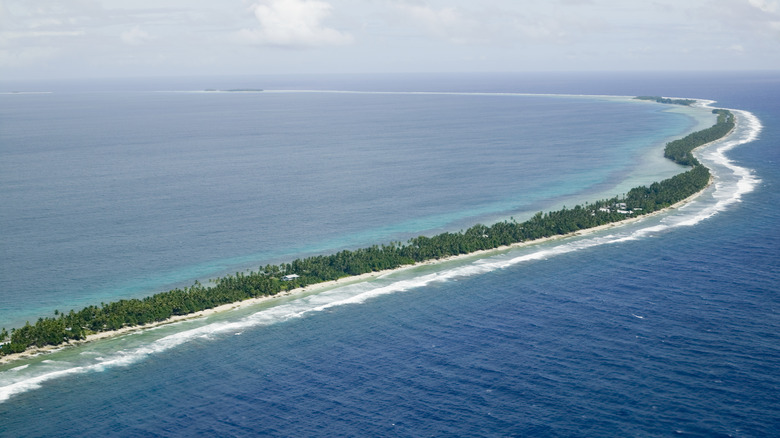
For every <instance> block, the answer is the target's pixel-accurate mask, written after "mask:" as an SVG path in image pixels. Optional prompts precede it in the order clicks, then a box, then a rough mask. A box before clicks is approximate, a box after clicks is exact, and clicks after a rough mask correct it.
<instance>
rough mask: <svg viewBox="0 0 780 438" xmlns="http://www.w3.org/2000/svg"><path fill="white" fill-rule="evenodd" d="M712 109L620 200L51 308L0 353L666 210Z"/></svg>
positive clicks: (695, 189) (686, 178) (701, 184)
mask: <svg viewBox="0 0 780 438" xmlns="http://www.w3.org/2000/svg"><path fill="white" fill-rule="evenodd" d="M640 98H641V97H640ZM659 99H662V100H663V102H662V103H671V104H680V103H679V102H676V101H675V100H670V101H669V102H667V101H666V100H667V99H664V98H659ZM653 100H658V99H656V98H653ZM686 101H687V99H686ZM686 105H687V104H686ZM713 113H714V114H717V121H716V123H715V124H714V125H713V126H711V127H709V128H707V129H704V130H701V131H697V132H694V133H691V134H689V135H687V136H685V137H683V138H681V139H678V140H674V141H672V142H669V143H667V145H666V147H665V149H664V156H665V157H666V158H668V159H670V160H672V161H674V162H676V163H679V164H682V165H685V166H689V167H690V169H689V170H687V171H685V172H683V173H680V174H677V175H675V176H673V177H671V178H668V179H665V180H663V181H660V182H654V183H652V184H651V185H650V186H639V187H635V188H633V189H631V190H629V191H628V193H626V194H625V195H624V196H622V197H614V198H611V199H604V200H599V201H596V202H593V203H585V204H584V205H576V206H574V207H573V208H566V207H563V208H562V209H560V210H557V211H551V212H547V213H542V212H539V213H536V214H535V215H534V216H533V217H532V218H530V219H528V220H526V221H524V222H516V221H514V220H505V221H502V222H498V223H495V224H493V225H490V226H487V225H482V224H477V225H474V226H472V227H471V228H469V229H467V230H465V231H460V232H445V233H441V234H438V235H435V236H431V237H428V236H419V237H414V238H412V239H409V240H408V241H407V242H406V243H401V242H390V243H387V244H382V245H373V246H370V247H367V248H360V249H355V250H343V251H339V252H337V253H335V254H330V255H318V256H312V257H306V258H302V259H296V260H293V261H291V262H289V263H282V264H279V265H270V264H269V265H266V266H265V267H262V268H260V269H259V270H258V271H256V272H249V273H241V272H237V273H236V274H235V275H227V276H225V277H222V278H218V279H216V280H213V284H211V285H209V286H204V285H202V284H201V283H200V282H198V281H196V282H195V283H194V284H193V285H192V286H189V287H184V288H176V289H173V290H169V291H167V292H161V293H157V294H154V295H152V296H149V297H146V298H143V299H123V300H119V301H116V302H111V303H105V304H101V305H100V306H97V305H91V306H88V307H85V308H83V309H81V310H70V311H69V312H66V313H62V312H59V311H55V312H54V315H53V316H48V317H42V318H39V319H38V321H37V322H36V323H34V324H30V323H29V322H28V323H27V324H25V325H24V326H23V327H20V328H14V329H11V330H10V332H9V331H7V330H6V329H5V328H3V329H2V330H0V343H2V344H0V356H7V355H12V354H16V355H17V356H18V354H19V353H23V352H26V351H27V352H34V351H38V350H39V349H42V348H45V347H47V346H58V345H63V344H73V343H79V342H83V341H84V340H86V339H87V338H88V336H89V337H90V338H94V336H95V335H96V334H101V333H103V334H112V333H117V331H119V330H127V329H128V328H133V327H142V326H149V325H150V324H152V325H157V324H163V323H166V322H170V321H172V320H176V319H181V318H182V317H186V316H188V315H195V314H196V312H202V311H204V310H207V309H214V308H216V307H218V306H223V305H226V304H231V303H239V302H243V301H245V300H250V299H256V298H259V297H271V296H276V295H279V294H281V293H285V292H288V291H290V290H293V289H298V288H302V287H305V286H309V285H314V284H320V283H325V282H331V281H336V280H339V279H342V278H345V277H353V276H358V275H361V274H368V273H372V272H379V271H385V270H390V269H398V268H401V267H405V266H411V265H415V264H418V263H422V262H430V261H432V260H440V259H444V258H448V257H451V256H458V255H464V254H471V253H475V252H478V251H485V250H493V249H497V248H502V247H507V246H509V245H513V244H519V243H527V242H536V241H539V240H540V239H545V238H550V237H554V236H566V235H570V234H572V233H575V232H577V231H580V230H584V229H592V228H595V227H599V226H603V225H606V224H613V223H617V222H621V221H625V220H627V219H629V218H636V217H640V216H642V215H647V214H650V213H652V212H657V211H660V210H663V209H666V208H668V207H670V206H672V205H674V204H676V203H679V202H681V201H684V200H686V199H688V198H689V197H691V196H693V195H695V194H697V193H699V192H701V191H702V190H703V189H704V188H705V187H707V186H708V185H709V184H710V180H711V177H710V171H709V169H707V168H706V167H705V166H704V165H702V164H701V163H699V161H698V160H697V159H696V158H695V157H694V156H693V153H692V151H693V150H694V149H695V148H697V147H699V146H702V145H705V144H708V143H710V142H713V141H715V140H718V139H720V138H722V137H724V136H725V135H727V134H728V133H730V132H731V130H732V129H733V128H734V126H735V117H734V115H733V114H732V113H731V112H730V111H728V110H724V109H715V110H713Z"/></svg>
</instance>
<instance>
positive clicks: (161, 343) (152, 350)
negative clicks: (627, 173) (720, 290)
mask: <svg viewBox="0 0 780 438" xmlns="http://www.w3.org/2000/svg"><path fill="white" fill-rule="evenodd" d="M730 111H732V112H735V113H738V114H739V117H738V118H737V123H738V124H737V127H735V129H734V131H733V132H732V133H731V134H729V135H728V136H727V137H725V138H723V139H720V140H717V141H715V142H713V143H712V144H710V145H707V146H706V147H705V149H704V151H703V152H698V153H699V154H701V156H702V157H706V159H707V160H710V161H712V162H714V163H715V164H718V165H721V166H723V167H724V168H726V169H728V170H729V171H731V173H732V175H734V176H735V177H737V179H736V181H735V183H732V184H725V183H723V181H722V180H723V178H718V177H717V175H714V177H715V179H716V181H715V184H714V186H715V189H714V193H713V197H714V198H715V199H717V202H716V203H715V204H714V205H713V206H710V207H706V208H704V209H702V210H701V212H698V213H694V214H691V215H686V213H683V214H681V215H680V214H678V215H672V216H668V217H667V218H670V217H680V218H681V219H682V220H676V221H673V222H672V223H662V224H659V225H654V226H649V227H645V228H640V229H638V230H635V231H630V232H628V233H615V234H609V235H606V236H592V237H585V238H582V239H578V240H574V241H568V242H566V241H563V242H561V243H560V244H557V245H554V246H552V247H550V248H544V249H537V250H536V251H534V252H532V253H529V254H523V255H520V256H517V257H513V258H511V259H508V260H503V259H496V257H495V256H491V257H488V258H484V259H478V260H476V261H474V262H470V263H468V264H466V265H463V266H458V267H455V268H450V269H445V270H442V271H437V272H434V273H430V274H426V275H421V276H418V277H414V278H410V279H404V280H399V281H395V282H393V283H391V284H389V285H384V286H379V287H373V286H372V285H371V284H370V283H357V284H352V285H348V286H344V287H341V288H337V289H333V290H330V291H326V292H321V293H318V294H314V295H310V296H306V297H301V298H298V299H296V300H294V301H291V302H289V303H285V304H281V305H278V306H275V307H271V308H268V309H264V310H261V311H259V312H255V313H253V314H251V315H248V316H246V317H243V318H241V319H240V320H238V321H232V322H214V323H210V324H207V325H204V326H201V327H197V328H193V329H189V330H184V331H181V332H178V333H174V334H171V335H167V336H164V337H162V338H160V339H157V340H154V341H151V342H149V343H148V344H145V345H143V346H140V347H133V348H129V349H125V350H119V351H117V352H115V353H111V354H109V355H106V356H96V357H92V358H86V359H84V358H82V360H91V361H94V362H93V363H88V364H84V365H78V366H73V364H71V363H67V362H56V361H44V362H48V363H47V365H50V367H57V366H60V365H61V366H64V367H65V368H62V369H55V370H45V369H44V370H38V369H37V368H38V366H33V367H32V368H33V369H32V370H30V368H29V367H28V365H23V366H20V367H16V368H12V369H10V370H8V371H5V372H2V373H0V380H6V381H7V382H8V384H7V385H4V386H0V403H3V402H5V401H6V400H8V399H9V398H10V397H12V396H13V395H16V394H20V393H24V392H27V391H30V390H33V389H37V388H40V387H41V386H42V384H43V383H44V382H46V381H49V380H53V379H57V378H60V377H65V376H68V375H74V374H81V373H87V372H96V371H103V370H105V369H107V368H113V367H120V366H128V365H131V364H133V363H136V362H138V361H140V360H142V359H143V358H145V357H147V356H149V355H153V354H158V353H161V352H164V351H167V350H170V349H172V348H175V347H177V346H179V345H182V344H184V343H187V342H190V341H192V340H195V339H199V338H211V337H212V336H214V335H219V334H224V333H230V332H233V333H238V332H241V331H243V330H244V329H246V328H250V327H256V326H262V325H270V324H274V323H278V322H282V321H286V320H289V319H293V318H300V317H303V316H305V315H307V314H309V313H313V312H321V311H325V310H328V309H330V308H333V307H337V306H343V305H348V304H362V303H364V302H366V301H367V300H369V299H372V298H375V297H378V296H381V295H387V294H392V293H397V292H402V291H408V290H410V289H416V288H420V287H424V286H426V285H429V284H431V283H434V282H444V281H450V280H453V279H456V278H459V277H471V276H475V275H480V274H485V273H488V272H491V271H495V270H497V269H504V268H507V267H510V266H513V265H516V264H519V263H523V262H527V261H531V260H543V259H547V258H550V257H555V256H557V255H561V254H567V253H571V252H575V251H580V250H583V249H588V248H592V247H596V246H600V245H606V244H613V243H619V242H623V241H628V240H636V239H640V238H643V237H648V236H650V235H652V234H653V233H657V232H660V231H664V230H667V229H670V228H675V227H680V226H690V225H694V224H697V223H699V222H701V221H702V220H705V219H707V218H709V217H711V216H713V215H715V214H717V213H718V212H720V211H723V210H725V209H726V208H728V207H729V206H730V205H732V204H734V203H736V202H740V200H741V197H742V195H744V194H745V193H748V192H751V191H753V190H754V189H755V187H756V185H757V184H758V183H759V182H760V179H758V178H757V177H756V176H755V175H753V173H752V171H751V170H750V169H747V168H744V167H741V166H738V165H736V164H734V163H733V162H732V161H731V160H730V159H728V158H727V157H726V156H725V152H727V151H729V150H731V149H733V148H734V147H736V146H739V145H742V144H745V143H749V142H751V141H754V140H755V139H756V138H758V135H759V133H760V132H761V129H762V126H761V123H760V121H759V120H758V118H757V117H755V116H754V115H753V114H751V113H750V112H747V111H743V110H730ZM741 127H744V129H741ZM735 136H737V138H733V137H735ZM678 211H679V210H678ZM617 225H619V224H617ZM385 278H387V277H385ZM40 371H42V372H40ZM28 372H29V373H31V374H29V375H28Z"/></svg>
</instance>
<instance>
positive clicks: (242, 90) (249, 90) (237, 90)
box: [203, 88, 263, 93]
mask: <svg viewBox="0 0 780 438" xmlns="http://www.w3.org/2000/svg"><path fill="white" fill-rule="evenodd" d="M203 91H205V92H215V93H216V92H218V93H259V92H261V91H263V89H262V88H231V89H229V90H218V89H216V88H206V89H205V90H203Z"/></svg>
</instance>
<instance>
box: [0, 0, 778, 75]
mask: <svg viewBox="0 0 780 438" xmlns="http://www.w3.org/2000/svg"><path fill="white" fill-rule="evenodd" d="M0 29H2V30H0V77H2V78H3V79H5V80H18V79H46V80H48V79H68V78H117V77H173V76H177V77H180V76H232V75H239V76H242V75H278V74H394V73H405V74H409V73H411V74H416V73H484V72H496V73H517V72H563V71H583V72H598V71H630V72H636V71H745V70H748V71H772V70H780V56H777V47H778V46H780V44H779V43H780V1H778V0H692V1H686V2H685V3H684V4H681V2H677V1H673V0H659V1H656V2H652V3H649V2H625V1H616V0H553V1H545V2H522V3H521V2H512V1H509V0H488V1H485V2H480V3H479V4H478V5H477V4H473V3H470V2H466V1H462V0H458V1H447V2H445V1H442V0H429V1H416V0H376V1H370V2H365V1H363V2H360V1H355V0H233V1H229V2H219V3H215V2H208V1H204V0H199V1H184V0H163V1H155V2H152V1H147V0H143V1H137V2H133V3H131V4H123V5H121V6H117V5H116V3H114V2H109V1H106V0H85V1H54V0H43V1H36V2H34V3H31V2H24V1H21V0H6V1H4V2H2V3H0Z"/></svg>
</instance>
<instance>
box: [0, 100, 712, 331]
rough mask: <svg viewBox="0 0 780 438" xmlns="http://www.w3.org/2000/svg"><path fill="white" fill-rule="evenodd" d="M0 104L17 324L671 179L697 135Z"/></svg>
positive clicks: (472, 112)
mask: <svg viewBox="0 0 780 438" xmlns="http://www.w3.org/2000/svg"><path fill="white" fill-rule="evenodd" d="M0 99H1V101H2V108H3V116H2V120H3V121H4V122H3V129H2V131H0V132H1V133H2V134H1V135H2V144H3V145H4V146H3V148H2V151H0V153H2V160H0V161H2V163H3V164H2V171H0V175H2V186H3V187H4V190H3V191H2V203H3V205H4V206H5V208H4V209H3V213H2V221H3V223H4V224H5V226H4V228H3V240H4V241H5V242H6V245H5V246H4V255H3V263H2V268H0V269H2V271H1V272H0V273H2V278H3V280H4V284H5V285H6V288H5V289H4V290H3V291H2V292H0V293H2V298H3V300H2V301H3V303H4V304H3V305H2V306H1V307H0V321H3V324H2V325H3V326H6V327H8V328H10V327H16V326H19V325H23V324H24V322H25V320H35V319H37V317H39V316H42V315H48V314H50V313H51V312H53V311H54V310H55V309H59V310H65V311H67V309H70V308H74V307H76V308H80V307H83V306H85V305H89V304H96V303H100V302H102V301H110V300H114V299H117V298H124V297H140V296H145V295H149V294H151V293H153V292H155V291H159V290H162V289H164V288H166V287H171V286H172V285H177V284H181V283H184V284H187V283H191V282H192V281H194V280H195V279H201V280H204V279H207V278H211V277H214V276H216V275H224V274H225V273H229V272H235V270H243V269H246V268H251V269H257V267H258V266H261V265H265V264H267V263H269V262H280V261H289V260H292V259H293V258H295V257H298V256H301V255H305V254H312V253H323V252H324V253H329V252H335V251H337V250H338V249H341V248H345V247H349V248H355V247H361V246H368V245H371V244H374V243H384V242H390V241H391V240H406V239H407V238H409V237H412V236H416V235H419V234H425V233H428V234H431V233H436V232H440V231H442V230H458V229H461V228H466V227H469V226H471V225H473V224H474V223H476V222H479V221H488V222H490V221H495V220H498V219H503V218H507V217H508V216H515V217H516V218H518V219H520V218H523V217H527V216H530V215H531V214H533V213H534V212H536V211H540V210H549V209H551V208H558V207H559V206H560V205H563V204H566V203H567V202H568V203H569V205H572V204H573V203H578V202H579V203H581V202H585V201H590V200H595V199H600V198H602V197H607V196H614V195H615V194H618V193H621V192H624V191H626V190H628V189H629V188H631V187H633V186H634V185H636V184H635V183H639V182H643V183H644V184H648V183H650V182H652V181H655V180H656V179H657V178H662V177H665V176H670V175H671V174H673V173H676V172H677V171H678V167H677V166H674V165H673V164H670V163H668V162H666V161H665V160H660V159H659V158H658V156H659V155H658V148H659V147H661V146H662V145H663V142H664V141H665V140H668V139H669V138H671V136H674V135H679V134H680V133H684V132H686V130H690V129H693V128H694V127H695V126H697V125H695V124H694V123H695V120H694V119H692V118H690V117H687V116H686V115H684V114H681V113H680V112H672V111H669V110H667V109H666V108H665V107H663V106H660V105H650V104H646V103H638V102H627V101H624V100H623V101H621V100H615V99H607V98H577V97H542V96H520V95H501V94H488V95H484V94H483V95H479V94H366V93H364V94H352V93H321V92H308V93H300V92H272V91H269V92H265V93H246V94H243V93H202V92H200V93H197V92H196V93H187V92H104V93H95V92H93V93H87V92H81V93H67V92H61V93H53V94H42V95H38V94H32V95H25V94H23V95H3V96H0ZM704 113H705V114H706V112H704ZM605 119H608V120H610V123H608V124H607V125H606V126H605V124H604V123H602V121H603V120H605ZM710 119H711V117H710ZM650 154H652V155H653V156H654V159H650V160H646V159H644V157H646V156H647V155H650ZM553 161H554V165H553ZM551 166H552V168H551ZM642 180H644V181H642Z"/></svg>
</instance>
